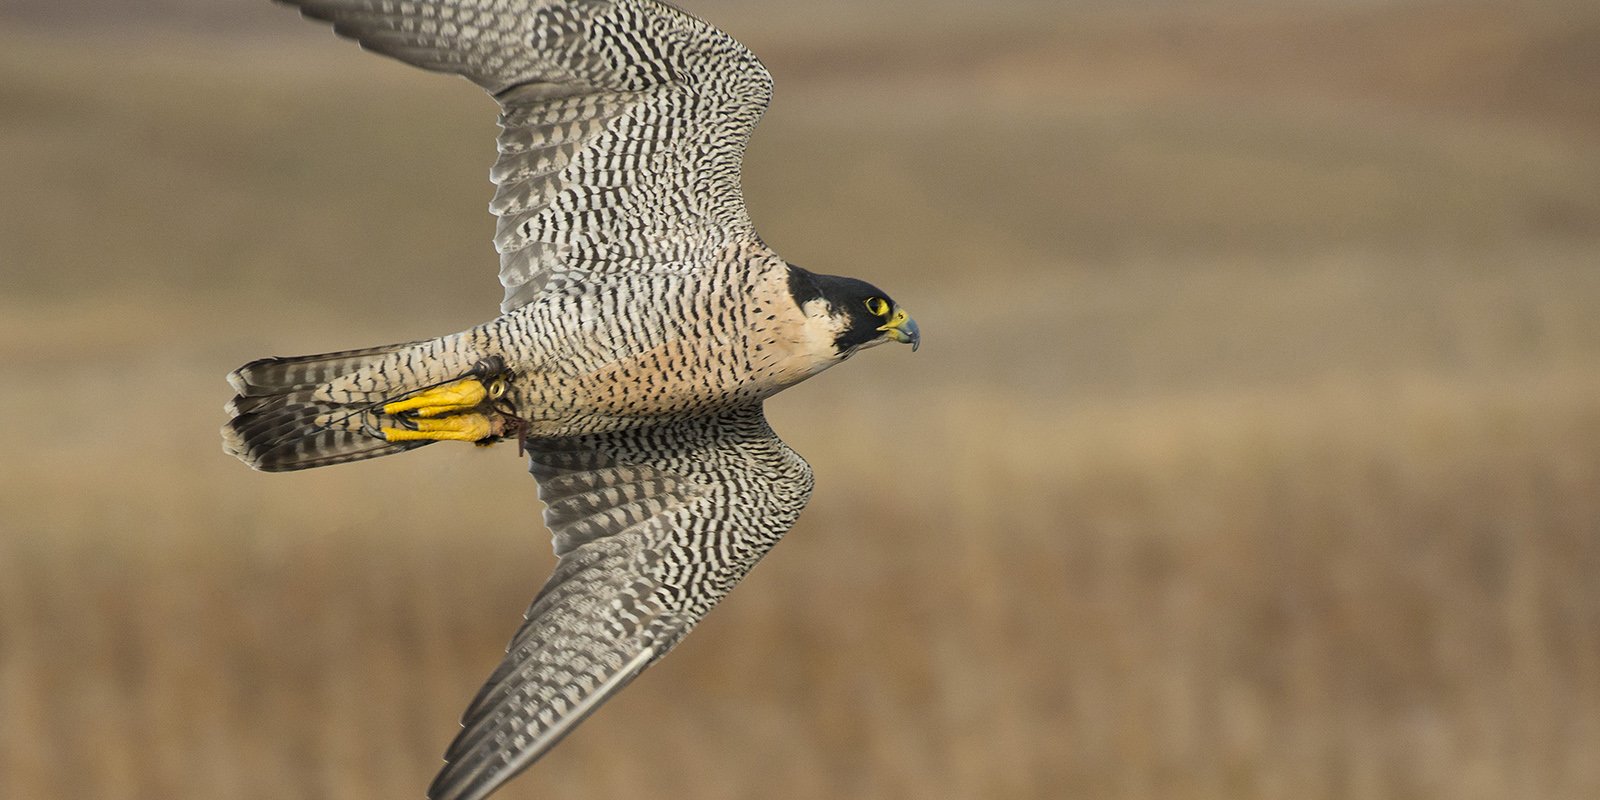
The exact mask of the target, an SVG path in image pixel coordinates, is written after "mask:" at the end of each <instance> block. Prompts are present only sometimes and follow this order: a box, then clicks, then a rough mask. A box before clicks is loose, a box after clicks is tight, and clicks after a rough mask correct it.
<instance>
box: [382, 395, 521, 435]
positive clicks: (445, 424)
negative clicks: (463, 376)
mask: <svg viewBox="0 0 1600 800" xmlns="http://www.w3.org/2000/svg"><path fill="white" fill-rule="evenodd" d="M473 383H477V381H473ZM479 388H480V389H481V388H482V384H479ZM392 405H398V404H392ZM385 410H387V408H386V409H385ZM493 433H494V427H493V426H492V425H491V424H490V423H489V418H488V417H486V416H484V415H482V414H456V415H454V416H449V417H444V418H442V419H419V420H417V429H416V430H410V429H409V428H384V429H383V438H384V439H386V440H388V441H391V442H418V441H434V442H476V441H481V440H483V439H487V438H489V436H490V435H491V434H493Z"/></svg>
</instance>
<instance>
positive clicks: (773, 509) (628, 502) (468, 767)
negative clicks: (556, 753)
mask: <svg viewBox="0 0 1600 800" xmlns="http://www.w3.org/2000/svg"><path fill="white" fill-rule="evenodd" d="M530 463H531V471H532V473H533V475H534V477H536V478H537V479H538V481H539V493H540V497H541V498H542V499H543V500H544V501H545V503H546V506H547V510H546V512H545V520H546V523H547V524H548V525H549V526H550V529H551V532H552V533H553V535H554V540H555V549H556V553H557V554H558V555H559V556H560V557H561V558H560V561H559V562H558V563H557V565H556V569H555V573H554V574H553V575H551V577H550V579H549V581H548V582H547V583H546V584H545V586H544V589H543V590H542V591H541V592H540V593H539V595H538V597H537V598H536V599H535V600H534V602H533V604H532V606H530V607H529V609H528V612H527V614H526V615H525V621H524V623H523V625H522V628H521V629H520V630H519V631H518V632H517V634H516V635H515V637H514V638H513V639H512V641H511V644H510V645H509V646H508V647H507V650H506V657H505V659H504V661H502V663H501V664H500V666H499V667H498V668H497V669H496V670H495V671H494V673H493V674H492V675H491V676H490V677H489V680H488V681H487V682H486V683H485V684H484V686H483V689H482V690H480V691H479V693H478V696H477V698H476V699H474V700H473V702H472V704H471V705H470V706H469V707H468V709H467V711H466V713H465V714H464V715H463V718H462V726H463V727H462V730H461V732H460V734H459V735H458V736H457V737H456V740H455V742H454V743H452V744H451V746H450V749H449V751H448V752H447V753H446V755H445V759H446V761H447V762H448V764H447V765H446V766H445V768H444V769H443V770H442V771H441V772H440V773H439V776H438V778H436V779H435V781H434V783H433V786H432V787H431V788H430V790H429V794H428V796H429V797H430V798H431V799H432V800H447V799H448V800H478V799H479V798H482V797H485V796H486V795H488V794H489V793H490V792H492V791H493V790H494V789H495V787H497V786H499V785H500V784H502V783H504V782H505V781H506V780H508V779H510V778H511V777H512V776H513V775H515V774H516V773H517V772H519V771H521V770H522V769H524V768H526V767H527V766H528V765H529V764H531V763H533V761H534V760H536V759H538V758H539V756H541V755H543V754H544V753H545V752H546V751H547V750H549V749H550V748H551V747H552V746H554V745H555V744H556V742H558V741H560V739H561V737H562V736H565V735H566V734H567V733H568V732H569V731H571V729H572V728H573V727H574V726H576V725H577V724H578V723H579V722H581V721H582V720H583V718H584V717H585V716H587V715H588V714H589V713H590V712H592V711H593V710H594V709H595V708H596V707H598V706H599V705H600V704H601V703H603V702H605V700H606V699H607V698H609V697H610V696H611V695H612V694H614V693H615V692H617V691H618V690H620V689H621V688H622V687H623V686H626V685H627V684H628V682H629V681H631V680H632V679H633V678H634V677H635V676H636V675H638V673H639V672H640V671H641V670H643V669H644V668H645V667H647V666H649V665H650V664H651V663H653V662H654V661H655V660H657V659H659V658H660V657H661V656H663V655H665V654H666V653H667V651H669V650H671V649H672V647H673V646H674V645H676V644H677V643H678V641H679V640H681V639H682V638H683V636H684V635H685V634H687V633H688V632H689V629H690V628H692V627H693V626H694V625H695V623H697V622H698V621H699V620H700V618H701V617H703V616H704V615H705V614H706V612H707V611H709V610H710V609H711V607H712V606H714V605H715V604H716V603H717V602H718V601H719V600H720V599H721V598H722V597H723V595H725V594H727V592H728V590H730V589H731V588H733V585H734V584H736V583H738V581H739V580H740V579H741V578H742V577H744V575H745V573H747V572H749V570H750V568H751V567H753V566H754V565H755V563H756V561H758V560H760V558H761V557H762V556H763V555H765V554H766V553H767V551H768V550H770V549H771V548H772V546H773V545H774V544H776V543H777V541H778V539H779V537H781V536H782V535H783V534H784V533H785V532H786V531H787V530H788V529H789V527H790V526H791V525H793V524H794V521H795V519H796V518H797V517H798V516H799V515H800V511H801V509H802V508H804V506H805V503H806V500H807V499H808V498H809V497H810V494H811V470H810V468H809V467H808V466H807V465H806V463H805V461H804V460H803V459H801V458H800V456H799V455H798V454H797V453H795V452H794V451H793V450H791V449H790V448H789V447H788V446H787V445H785V444H784V443H783V442H782V441H781V440H779V439H778V437H777V435H776V434H774V433H773V431H772V429H771V428H770V427H769V426H768V425H767V422H766V419H765V418H764V417H763V416H762V413H761V407H760V405H753V406H747V407H744V408H739V409H735V410H733V411H729V412H726V413H723V414H721V415H719V416H714V417H707V418H702V419H696V420H689V421H683V422H678V423H672V424H667V425H663V426H660V427H656V428H648V429H641V430H631V431H621V432H614V433H606V434H596V435H592V436H583V437H574V438H563V439H551V440H533V441H532V442H531V448H530Z"/></svg>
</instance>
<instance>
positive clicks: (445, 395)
mask: <svg viewBox="0 0 1600 800" xmlns="http://www.w3.org/2000/svg"><path fill="white" fill-rule="evenodd" d="M488 396H489V390H488V389H487V388H486V387H485V386H484V385H483V382H482V381H480V380H478V379H477V378H467V379H465V380H459V381H456V382H455V383H447V384H445V385H444V386H435V387H434V388H432V389H428V390H426V391H423V392H418V393H417V394H414V395H412V396H410V397H407V398H406V399H404V400H396V401H394V402H393V403H385V404H384V406H383V413H385V414H388V415H390V416H397V415H400V414H404V413H406V412H407V411H411V412H415V413H416V415H417V416H419V417H442V416H444V415H446V414H455V413H458V412H461V411H470V410H472V409H474V408H477V407H478V405H479V404H480V403H482V402H483V401H484V399H485V398H487V397H488Z"/></svg>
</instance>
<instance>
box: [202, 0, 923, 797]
mask: <svg viewBox="0 0 1600 800" xmlns="http://www.w3.org/2000/svg"><path fill="white" fill-rule="evenodd" d="M284 2H287V3H288V4H290V5H294V6H298V7H299V8H300V10H301V12H302V13H303V14H304V15H305V16H307V17H310V18H312V19H317V20H323V21H326V22H330V23H332V24H333V28H334V31H336V32H337V33H339V34H340V35H343V36H346V37H348V38H351V39H355V40H356V41H358V42H360V43H361V45H362V46H363V47H364V48H366V49H368V50H372V51H374V52H377V53H382V54H384V55H387V56H391V57H393V58H396V59H399V60H400V61H404V62H406V63H408V64H412V65H414V66H417V67H422V68H424V69H429V70H435V71H439V72H447V73H453V74H456V75H461V76H463V77H465V78H467V79H468V80H470V81H472V82H473V83H476V84H478V85H479V86H481V87H483V88H484V89H485V90H487V91H488V92H489V93H490V94H491V95H492V96H493V97H494V98H495V99H496V100H497V101H498V102H499V104H500V107H501V112H502V113H501V115H500V128H501V133H500V136H499V141H498V150H499V158H498V160H497V161H496V162H495V165H494V168H493V170H492V172H491V173H490V177H491V180H492V181H493V182H494V184H495V185H496V187H497V190H496V192H495V194H494V199H493V201H492V202H491V203H490V206H489V208H490V211H491V212H493V213H494V214H495V215H496V216H497V217H498V218H499V223H498V226H497V229H496V231H495V237H494V246H495V249H496V250H497V251H498V252H499V255H500V282H501V284H502V285H503V286H504V288H505V296H504V300H503V301H502V302H501V306H500V310H501V312H502V313H501V315H500V316H499V317H496V318H495V319H493V320H490V321H489V322H487V323H484V324H483V325H480V326H478V327H475V328H472V329H470V330H467V331H463V332H460V333H454V334H450V335H448V336H442V337H440V338H437V339H432V340H428V341H420V342H408V343H405V344H395V345H388V346H384V347H375V348H371V349H366V350H353V351H344V352H338V353H327V354H323V355H314V356H302V357H296V358H265V359H261V360H258V361H253V362H251V363H249V364H246V365H244V366H242V367H240V368H239V369H237V370H235V371H234V372H233V373H232V374H230V375H229V376H228V381H229V383H230V384H232V386H233V388H234V390H235V391H236V392H237V394H238V396H236V397H234V398H233V400H232V401H231V402H230V403H229V404H228V407H227V410H228V414H229V416H230V419H229V420H228V422H227V424H226V425H225V426H224V427H223V431H222V434H223V439H224V446H225V449H226V450H227V452H229V453H231V454H232V455H235V456H237V457H238V458H239V459H241V460H242V461H244V462H245V463H247V464H249V465H250V466H252V467H254V468H256V469H259V470H265V471H269V472H278V471H288V470H300V469H308V468H311V467H320V466H326V465H329V464H339V463H344V462H349V461H357V460H361V459H368V458H375V457H378V456H384V455H390V454H393V453H399V452H403V451H406V450H412V449H415V448H418V447H422V446H425V445H428V444H432V443H434V442H438V441H460V442H474V443H477V444H489V443H492V442H495V441H500V440H505V439H514V440H516V441H517V442H518V443H519V446H520V447H522V448H523V449H524V450H526V452H527V454H528V458H529V464H530V471H531V472H532V473H533V476H534V478H535V479H537V482H538V487H539V496H540V498H541V499H542V500H543V501H544V502H545V504H546V510H545V513H544V521H545V524H546V525H548V526H549V528H550V530H551V533H552V535H553V537H554V544H555V552H556V554H557V556H559V561H558V562H557V564H556V567H555V572H554V574H552V575H551V576H550V578H549V580H548V581H547V582H546V583H545V585H544V588H543V589H541V590H540V591H539V593H538V595H537V596H536V597H535V599H534V601H533V604H532V605H531V606H530V607H529V608H528V611H527V613H526V614H525V615H524V621H523V624H522V626H521V628H520V629H518V630H517V632H516V634H515V635H514V636H513V638H512V640H511V643H510V645H509V646H508V647H507V651H506V656H505V659H504V661H502V662H501V664H500V666H499V667H498V668H497V669H496V670H495V671H494V673H493V674H492V675H490V677H489V679H488V681H487V682H486V683H485V684H484V686H483V688H482V689H481V690H480V691H479V692H478V695H477V697H476V698H475V699H473V701H472V702H471V704H470V705H469V707H468V708H467V710H466V712H465V714H464V715H463V717H462V729H461V731H460V732H459V734H458V735H457V736H456V738H455V741H454V742H453V743H452V744H451V745H450V747H449V749H448V751H447V752H446V754H445V761H446V764H445V766H444V768H443V769H442V770H441V771H440V773H439V775H438V777H437V778H436V779H435V780H434V782H433V785H432V786H431V787H430V788H429V791H428V797H429V798H432V800H447V799H448V800H477V799H478V798H482V797H485V796H487V795H488V794H490V793H491V792H493V791H494V790H495V789H496V788H498V787H499V786H500V785H502V784H503V783H505V781H507V780H509V779H510V778H511V777H512V776H514V775H516V774H517V773H518V772H519V771H521V770H523V769H525V768H526V767H527V766H528V765H529V764H531V763H533V762H534V761H535V760H536V759H538V758H539V757H540V756H541V755H543V754H544V753H545V752H546V751H548V750H549V749H550V748H551V747H553V746H554V745H555V744H556V743H557V742H558V741H559V740H560V739H561V737H563V736H565V735H566V734H567V733H569V732H570V731H571V730H572V729H573V727H574V726H576V725H577V724H578V723H579V722H581V721H582V720H583V719H584V718H585V717H586V716H587V715H588V714H590V713H591V712H593V711H594V710H595V708H596V707H597V706H599V705H600V704H601V703H603V702H605V701H606V700H607V699H608V698H610V697H611V696H612V695H613V694H615V693H616V692H617V691H618V690H620V689H621V688H622V687H623V686H625V685H627V684H628V682H629V681H631V680H633V678H634V677H635V676H637V675H638V674H639V672H640V671H642V670H643V669H644V668H646V667H648V666H649V665H651V664H652V663H654V662H655V661H656V660H658V659H660V658H661V657H662V656H664V655H666V653H667V652H668V651H669V650H671V649H672V648H673V646H675V645H676V644H677V643H678V642H679V641H680V640H682V639H683V637H684V635H685V634H687V633H688V632H689V630H690V629H691V628H692V627H694V625H695V623H697V622H698V621H699V620H700V619H701V618H702V617H703V616H704V615H705V614H706V612H708V611H709V610H710V609H711V607H712V606H714V605H715V604H716V603H717V602H718V601H719V600H720V599H721V598H722V597H723V596H724V595H725V594H727V592H728V591H729V589H731V588H732V587H733V585H734V584H735V583H737V582H738V581H739V579H740V578H742V577H743V576H744V575H745V573H746V572H748V571H749V570H750V568H751V567H752V566H754V565H755V563H756V561H757V560H759V559H760V558H761V557H762V556H763V555H764V554H766V552H767V551H768V550H770V549H771V548H772V546H773V545H774V544H775V543H776V542H777V541H778V538H779V537H781V536H782V535H783V534H784V533H785V532H786V531H788V530H789V528H790V526H792V525H793V524H794V522H795V519H796V518H797V517H798V516H799V514H800V511H801V509H802V508H803V507H804V506H805V504H806V501H807V499H808V498H809V497H810V494H811V487H812V478H811V470H810V467H809V466H807V464H806V462H805V461H804V460H803V459H802V458H801V457H800V456H799V455H798V454H797V453H795V452H794V451H793V450H791V449H790V448H789V447H788V446H787V445H785V444H784V443H783V442H782V441H781V440H780V439H779V438H778V437H777V435H776V434H775V433H773V431H772V429H771V428H770V427H769V426H768V425H767V422H766V419H765V417H764V415H763V413H762V403H763V401H765V400H766V398H768V397H770V396H772V395H773V394H776V393H777V392H779V391H782V390H783V389H785V388H787V387H789V386H793V385H794V384H796V383H799V382H800V381H803V380H805V379H806V378H809V377H811V376H813V375H816V374H817V373H819V372H821V371H823V370H825V369H827V368H828V367H831V366H833V365H835V364H838V363H840V362H842V361H844V360H845V359H847V358H849V357H850V356H852V355H854V354H855V353H856V352H858V351H860V350H864V349H866V348H869V347H873V346H875V345H878V344H883V343H885V342H899V343H905V344H910V345H911V346H912V349H916V347H917V345H918V343H919V342H920V335H919V333H918V330H917V325H916V322H914V321H913V320H912V318H911V317H910V315H908V314H907V313H906V311H905V310H904V309H903V308H901V307H900V305H899V304H898V303H896V302H895V301H894V300H893V299H891V298H890V297H889V295H888V294H886V293H885V292H883V291H882V290H880V289H878V288H876V287H874V286H872V285H870V284H868V283H866V282H864V281H861V280H857V279H854V278H846V277H839V276H833V275H822V274H816V273H812V272H808V271H806V270H804V269H801V268H800V267H797V266H795V265H793V264H790V263H788V262H786V261H785V260H784V259H783V258H781V257H779V256H778V255H777V254H776V253H774V252H773V251H772V250H770V249H769V248H768V247H767V245H766V244H765V243H763V242H762V240H761V239H760V237H759V236H757V235H756V232H755V229H754V227H753V226H752V225H751V222H750V219H749V216H748V215H747V213H746V211H745V207H744V200H743V196H742V194H741V190H740V184H739V173H740V164H741V161H742V160H743V156H744V149H745V144H746V142H747V141H748V140H749V137H750V133H751V131H752V130H753V129H754V128H755V125H756V122H757V121H758V120H759V119H760V117H761V114H762V112H763V111H764V110H765V109H766V106H767V102H768V100H769V98H770V97H771V90H772V79H771V76H769V75H768V73H767V71H766V69H765V68H764V67H763V66H762V65H761V62H760V61H758V60H757V59H756V57H755V56H754V55H752V54H751V53H750V51H749V50H747V49H745V47H744V46H743V45H741V44H739V43H738V42H737V41H734V40H733V39H732V38H731V37H729V36H728V35H726V34H724V33H722V32H721V31H719V30H717V29H716V28H713V27H712V26H710V25H708V24H706V23H705V22H703V21H701V20H700V19H698V18H696V17H694V16H692V15H690V14H688V13H686V12H684V11H681V10H679V9H677V8H675V7H673V6H670V5H667V4H665V3H662V2H657V1H656V0H284Z"/></svg>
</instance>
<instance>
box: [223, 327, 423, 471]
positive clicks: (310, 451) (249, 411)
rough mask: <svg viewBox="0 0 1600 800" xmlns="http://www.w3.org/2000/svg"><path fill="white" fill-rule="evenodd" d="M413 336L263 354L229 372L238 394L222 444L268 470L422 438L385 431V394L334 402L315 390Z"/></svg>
mask: <svg viewBox="0 0 1600 800" xmlns="http://www.w3.org/2000/svg"><path fill="white" fill-rule="evenodd" d="M411 346H412V345H411V344H398V345H389V346H387V347H375V348H371V349H368V350H346V351H343V352H339V353H326V354H322V355H314V356H303V357H299V358H264V359H261V360H259V361H252V362H250V363H249V364H246V365H244V366H242V367H240V368H239V369H237V370H235V371H234V372H233V373H231V374H230V375H228V382H229V383H230V384H232V385H233V388H234V389H235V390H236V391H237V392H238V393H239V396H237V397H235V398H233V399H232V400H231V401H229V402H228V405H227V412H228V415H229V417H230V419H229V420H228V422H227V424H226V425H223V426H222V442H223V450H224V451H226V452H227V453H228V454H230V455H233V456H235V457H237V458H239V459H240V460H241V461H244V462H245V463H246V464H249V465H250V466H251V467H254V468H255V469H258V470H262V471H265V472H288V471H291V470H300V469H310V468H312V467H323V466H328V465H330V464H342V463H345V462H348V461H361V460H363V459H368V458H377V457H378V456H386V455H389V454H391V453H400V452H404V451H406V450H413V449H415V448H417V447H421V446H423V445H425V444H430V442H426V441H412V442H390V441H388V440H386V439H385V438H384V435H383V432H382V428H383V427H384V425H385V424H388V425H390V426H393V425H394V424H395V422H394V420H393V419H388V420H387V423H386V422H385V418H384V417H383V415H382V411H381V409H382V406H383V402H384V399H380V398H374V399H373V400H370V401H361V402H355V403H339V402H335V401H332V400H328V399H325V397H326V396H325V395H324V396H323V397H319V396H318V393H317V390H318V389H319V388H320V387H322V386H323V385H325V384H327V383H328V382H329V381H332V380H334V379H336V378H338V377H340V376H343V375H348V374H350V373H352V372H355V371H357V370H359V369H361V368H363V367H366V366H368V365H370V364H372V363H374V362H375V361H377V360H378V359H380V358H382V357H383V356H385V355H387V354H389V353H392V352H394V351H396V350H401V349H404V348H408V347H411Z"/></svg>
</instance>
